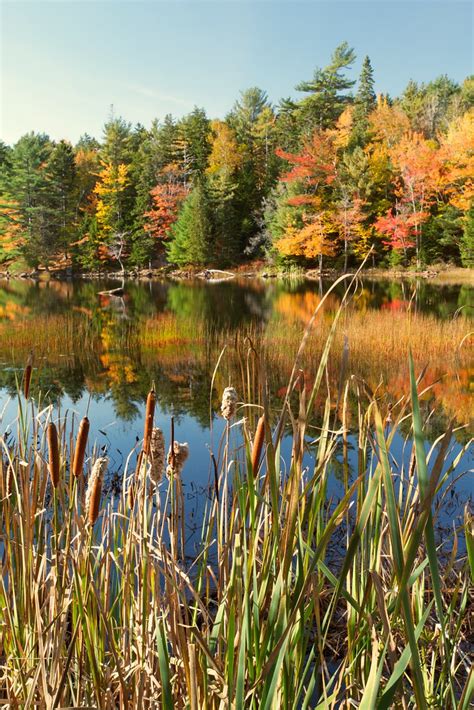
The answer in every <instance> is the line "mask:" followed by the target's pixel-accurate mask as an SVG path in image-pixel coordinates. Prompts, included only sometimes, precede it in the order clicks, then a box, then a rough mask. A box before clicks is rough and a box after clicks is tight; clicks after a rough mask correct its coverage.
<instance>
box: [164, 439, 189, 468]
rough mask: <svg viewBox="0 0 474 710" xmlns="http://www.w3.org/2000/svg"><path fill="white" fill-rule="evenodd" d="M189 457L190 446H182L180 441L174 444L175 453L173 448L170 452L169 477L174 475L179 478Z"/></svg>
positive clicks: (168, 459)
mask: <svg viewBox="0 0 474 710" xmlns="http://www.w3.org/2000/svg"><path fill="white" fill-rule="evenodd" d="M188 456H189V446H188V444H186V443H184V444H180V443H179V441H175V442H173V451H171V447H170V448H169V451H168V458H167V461H168V467H167V469H166V473H167V474H168V475H171V474H174V475H175V476H179V475H180V474H181V471H182V470H183V466H184V464H185V462H186V459H187V458H188Z"/></svg>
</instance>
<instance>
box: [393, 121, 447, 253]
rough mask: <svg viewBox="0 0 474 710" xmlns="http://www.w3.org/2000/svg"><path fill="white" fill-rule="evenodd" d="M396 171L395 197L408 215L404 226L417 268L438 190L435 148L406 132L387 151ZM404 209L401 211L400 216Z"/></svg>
mask: <svg viewBox="0 0 474 710" xmlns="http://www.w3.org/2000/svg"><path fill="white" fill-rule="evenodd" d="M390 157H391V160H392V162H393V164H394V166H395V168H396V170H397V173H398V177H397V182H396V190H395V192H396V195H397V197H398V200H399V201H400V203H401V205H404V206H406V207H408V208H409V211H410V212H411V214H410V217H409V218H407V219H408V222H407V223H408V224H409V226H410V228H411V230H412V233H413V236H414V241H415V249H416V261H417V266H418V267H419V266H420V265H421V247H422V225H423V223H424V222H426V220H427V219H428V217H429V216H430V212H429V209H430V206H431V204H432V202H433V200H434V197H435V195H436V193H437V192H438V191H439V190H440V189H441V185H442V180H441V168H442V162H441V156H440V152H439V150H438V149H437V146H436V145H434V144H433V142H432V141H428V140H426V139H425V138H424V137H423V136H422V135H421V134H420V133H407V134H405V135H404V136H403V138H402V139H401V140H400V141H399V142H398V143H397V144H396V145H395V146H394V147H393V148H392V149H391V150H390ZM404 212H405V210H403V209H402V210H401V213H402V214H403V213H404Z"/></svg>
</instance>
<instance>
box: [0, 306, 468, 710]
mask: <svg viewBox="0 0 474 710" xmlns="http://www.w3.org/2000/svg"><path fill="white" fill-rule="evenodd" d="M323 306H324V302H322V303H319V304H318V305H317V306H316V308H315V310H314V312H313V314H312V317H311V321H310V323H309V325H308V327H307V329H306V331H305V334H304V337H303V340H302V341H301V342H300V345H299V347H298V350H297V354H296V358H295V359H294V361H293V363H294V364H293V367H292V370H291V373H290V374H289V377H288V381H287V386H286V388H285V395H284V399H283V403H282V406H281V408H280V410H279V411H274V410H273V409H272V408H271V407H270V403H269V399H268V396H267V395H268V393H267V387H266V384H265V359H264V357H263V355H262V356H261V355H260V354H259V351H258V348H257V347H256V346H255V343H253V342H251V341H247V342H246V343H245V344H244V343H240V344H238V347H237V354H236V355H235V357H236V359H237V366H238V371H239V373H240V376H239V378H238V382H239V385H238V387H239V392H240V396H241V398H242V401H241V402H240V404H239V405H238V407H237V410H236V411H235V409H233V411H232V416H229V418H228V420H227V421H226V424H225V428H224V433H223V436H222V439H221V441H220V442H216V444H215V446H214V445H213V444H212V442H211V447H210V454H211V457H210V458H211V465H212V470H213V480H214V493H213V495H212V497H211V498H210V499H209V500H208V502H207V505H206V509H205V513H204V516H203V522H202V533H201V544H200V550H199V554H197V555H196V557H195V558H194V559H193V560H189V559H187V558H186V557H185V554H184V540H183V526H182V521H183V519H184V516H185V512H186V511H185V505H186V502H185V499H184V496H183V492H182V485H181V476H180V469H179V467H178V466H177V465H176V462H175V460H174V452H175V450H176V446H175V445H178V446H180V445H179V444H178V442H175V441H174V433H171V435H170V437H169V440H168V442H167V443H168V444H169V445H170V450H171V454H170V456H171V459H168V462H169V463H170V467H169V471H168V478H167V480H165V481H163V482H161V483H158V485H155V483H154V482H153V481H152V480H150V478H149V476H148V475H147V469H148V468H149V465H150V461H149V460H148V451H149V447H148V443H147V442H148V437H149V436H151V432H152V424H153V422H152V413H151V405H150V407H149V408H148V418H147V421H146V423H145V442H144V444H143V447H142V455H141V458H140V463H139V465H138V467H137V466H136V454H137V452H138V450H137V451H133V452H131V454H130V456H129V457H128V459H127V461H126V463H125V465H124V468H123V471H122V473H123V478H122V486H121V491H120V494H119V495H118V496H117V497H116V498H111V499H110V498H109V499H107V498H104V497H102V498H99V497H100V490H99V491H98V492H97V488H96V487H95V485H94V484H95V478H96V476H95V474H94V476H92V479H93V480H92V481H91V480H90V479H91V474H89V475H87V471H90V470H91V469H92V468H94V467H96V466H97V465H98V464H97V456H96V455H95V454H94V452H90V451H89V452H88V457H87V458H86V462H85V465H84V470H85V472H83V471H82V470H81V471H79V475H77V476H76V475H73V474H71V473H70V462H71V461H72V457H71V454H72V451H71V448H72V445H71V442H72V441H73V439H74V435H73V432H71V430H70V424H69V422H68V421H67V418H60V419H58V418H57V417H56V419H55V418H54V416H55V415H54V412H53V411H52V409H51V408H50V407H47V408H46V409H42V408H41V405H39V406H37V405H36V403H35V401H34V400H32V399H31V398H30V400H29V401H28V402H25V400H24V398H23V397H22V395H21V394H19V416H18V432H17V437H16V443H14V444H12V443H11V442H10V443H9V442H7V441H5V440H2V441H1V446H2V457H1V464H0V465H1V470H0V609H1V612H2V613H1V616H0V699H1V701H2V702H3V703H5V704H6V705H7V706H8V707H11V708H16V707H18V708H20V707H21V708H33V707H35V708H48V709H49V708H61V707H91V708H92V707H93V708H100V709H101V710H102V709H103V710H106V709H107V710H108V709H109V708H110V709H111V708H150V709H151V708H157V707H160V708H166V709H168V708H169V709H171V708H190V709H191V710H197V709H198V708H208V709H209V710H214V709H217V708H219V709H220V708H222V709H224V708H228V707H232V708H236V709H239V708H252V709H254V710H270V709H271V708H272V709H273V708H275V709H277V708H321V709H322V708H350V707H360V708H394V707H400V708H415V707H418V708H431V707H439V708H453V709H454V708H455V707H456V708H459V709H460V710H467V708H468V707H469V704H470V701H471V698H472V692H473V688H474V675H473V673H472V669H470V662H469V655H468V652H469V647H468V640H469V634H470V633H472V628H470V627H469V624H470V623H472V617H471V616H470V614H471V613H472V586H471V580H472V575H473V572H474V569H473V567H474V539H473V533H472V526H473V518H472V513H471V512H470V511H469V510H468V509H467V508H466V510H465V517H464V525H463V526H461V528H460V529H456V530H454V531H453V539H452V552H451V555H450V558H449V560H448V563H447V564H446V565H443V566H442V565H441V563H440V551H439V550H438V549H437V547H436V545H435V538H434V522H433V516H434V515H436V507H435V500H439V499H440V497H441V499H442V495H441V496H440V495H438V494H440V493H442V492H443V491H444V490H445V489H446V485H447V483H448V481H449V480H450V476H451V475H452V474H454V475H458V474H460V473H461V471H460V470H459V464H460V461H461V459H462V455H463V451H461V452H459V453H458V454H457V456H456V457H455V458H454V460H452V462H451V463H448V459H449V451H450V446H451V440H452V434H453V427H454V425H453V424H452V423H451V424H449V425H448V427H447V428H446V430H445V432H444V433H443V434H442V435H441V436H439V437H438V439H437V440H436V442H435V443H434V444H433V445H432V446H431V447H430V448H429V449H428V450H426V448H425V437H424V425H425V422H424V420H423V418H422V415H421V411H420V406H419V398H420V396H421V395H422V394H423V390H424V383H423V379H422V378H420V379H419V381H417V380H416V376H415V368H414V365H413V360H412V359H411V357H410V367H409V383H410V387H409V391H408V392H407V393H406V394H405V395H404V396H403V397H400V399H399V401H398V402H396V403H395V405H393V406H392V405H391V406H390V407H389V404H388V400H387V399H386V398H385V397H384V396H383V395H380V394H379V393H375V394H374V393H373V392H372V390H371V388H370V387H369V386H367V385H366V383H365V382H364V381H363V380H362V379H361V378H360V377H351V376H349V370H348V363H347V359H344V358H343V359H342V365H340V371H339V379H338V381H337V383H336V385H335V386H334V385H332V384H331V381H330V379H329V377H328V374H327V373H328V367H329V364H330V352H331V347H332V346H333V345H334V343H335V342H336V339H337V337H338V335H337V327H338V322H339V323H342V322H343V320H344V312H345V308H346V307H347V306H346V304H344V303H341V304H340V305H339V306H338V308H337V310H336V311H335V312H334V313H333V318H332V320H331V323H330V324H329V327H328V328H327V330H326V333H325V340H324V342H323V346H322V348H321V352H320V356H319V358H318V359H317V360H312V369H311V370H310V371H309V372H308V374H305V372H304V371H303V369H302V367H303V365H304V362H305V357H306V356H307V354H308V348H309V349H311V347H312V346H311V343H312V341H313V339H314V333H315V329H317V328H318V322H319V318H320V315H321V312H322V308H323ZM147 337H148V336H147ZM310 352H311V350H310ZM405 354H406V353H405ZM406 355H407V354H406ZM224 359H225V353H222V354H221V357H219V360H218V363H219V367H220V366H221V365H222V362H223V361H224ZM221 361H222V362H221ZM405 361H406V363H407V368H408V356H407V357H406V359H405ZM338 362H341V360H340V359H339V360H338ZM217 370H218V368H217ZM234 384H235V385H236V386H237V381H236V382H235V383H234ZM350 396H352V397H355V398H356V402H357V408H356V412H357V421H356V423H355V424H354V423H353V425H352V428H353V431H356V433H357V469H356V471H355V473H353V474H351V473H350V471H349V461H348V445H347V442H348V423H347V420H348V400H349V397H350ZM316 406H317V408H318V409H319V412H318V418H317V426H316V424H315V407H316ZM226 411H227V410H226ZM93 425H94V422H91V426H93ZM52 426H54V427H55V430H56V433H57V442H58V446H59V452H58V456H57V457H56V450H55V448H54V442H53V439H52V437H51V432H52V428H51V427H52ZM406 427H408V428H409V434H408V438H407V442H406V447H407V448H408V449H410V448H411V449H412V456H411V462H410V465H409V466H408V467H407V466H406V465H405V463H404V461H401V460H400V461H397V460H396V459H395V455H394V452H393V450H392V443H393V440H394V438H395V437H396V436H397V433H399V432H400V431H401V430H402V429H403V428H406ZM285 437H289V439H290V441H291V457H290V458H289V459H288V460H284V459H283V457H282V442H283V439H284V438H285ZM53 438H54V437H53ZM52 442H53V443H52ZM232 442H234V444H235V446H234V445H233V444H232ZM309 442H310V443H309ZM468 445H469V444H467V445H466V446H465V447H464V451H465V450H466V448H467V446H468ZM48 448H49V452H50V455H48ZM308 448H309V450H310V453H311V454H312V461H313V464H312V466H311V468H308V467H307V465H306V464H305V462H304V456H305V454H307V452H308ZM339 449H342V452H343V453H342V463H343V471H344V491H343V495H342V497H341V498H340V499H339V500H337V501H335V500H331V498H330V496H329V493H328V480H329V477H330V475H331V466H332V463H333V461H334V458H335V456H336V452H337V451H339ZM180 450H181V449H180ZM51 454H52V456H51ZM99 460H100V459H99ZM449 460H450V461H451V459H449ZM184 465H185V466H186V467H190V468H191V467H192V465H193V452H192V450H191V451H190V452H189V459H188V460H187V461H186V462H185V464H184ZM48 468H49V470H51V469H52V468H54V471H55V476H54V480H57V482H58V483H57V486H55V487H54V488H53V487H52V486H51V483H50V482H49V477H48ZM56 473H57V475H56ZM152 484H153V485H152ZM91 485H92V486H93V489H91V490H90V491H89V492H88V487H89V486H91ZM132 486H133V491H134V495H133V497H132V500H130V496H129V491H130V489H131V487H132ZM91 496H94V507H93V509H92V514H91V506H90V498H91ZM98 496H99V497H98ZM86 500H88V501H89V506H87V505H86ZM461 537H462V538H463V540H465V545H466V549H467V554H464V553H463V552H462V550H463V549H464V547H463V545H461V544H460V538H461ZM334 546H337V551H338V561H337V563H335V562H334V556H333V555H332V554H331V552H332V548H333V547H334Z"/></svg>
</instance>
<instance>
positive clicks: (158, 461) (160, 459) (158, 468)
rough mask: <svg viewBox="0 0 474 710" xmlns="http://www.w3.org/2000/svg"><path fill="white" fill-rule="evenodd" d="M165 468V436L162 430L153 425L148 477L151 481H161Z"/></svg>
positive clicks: (156, 482)
mask: <svg viewBox="0 0 474 710" xmlns="http://www.w3.org/2000/svg"><path fill="white" fill-rule="evenodd" d="M164 468H165V438H164V436H163V432H162V431H161V429H159V428H158V427H155V428H154V429H153V430H152V432H151V438H150V472H149V473H150V478H151V480H152V481H153V483H155V484H158V483H159V482H160V481H161V477H162V475H163V470H164Z"/></svg>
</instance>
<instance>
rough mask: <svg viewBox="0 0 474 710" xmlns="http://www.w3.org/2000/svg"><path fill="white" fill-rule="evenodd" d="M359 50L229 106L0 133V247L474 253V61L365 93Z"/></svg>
mask: <svg viewBox="0 0 474 710" xmlns="http://www.w3.org/2000/svg"><path fill="white" fill-rule="evenodd" d="M355 59H356V57H355V53H354V51H353V49H351V48H350V47H349V46H348V45H347V43H343V44H342V45H340V46H339V47H337V48H336V50H335V51H334V53H333V55H332V57H331V59H330V62H329V64H328V65H327V66H326V67H324V68H319V69H316V71H315V72H314V74H313V76H312V78H310V79H309V80H308V81H302V82H301V83H300V84H298V85H297V86H296V90H297V91H298V92H300V94H301V95H302V97H301V98H299V99H298V100H295V99H291V98H288V99H282V100H281V101H280V102H279V104H278V105H276V106H274V105H272V104H271V102H270V101H269V99H268V97H267V94H266V93H265V92H264V91H262V90H261V89H259V88H251V89H248V90H247V91H244V92H241V95H240V98H239V99H238V100H237V101H236V102H235V104H234V106H233V107H232V109H231V110H230V112H229V113H228V115H227V116H226V117H225V119H224V120H211V119H210V118H209V117H208V116H207V115H206V112H205V110H204V109H202V108H195V109H194V110H193V111H192V112H191V113H189V114H188V115H186V116H184V117H183V118H181V119H179V120H178V119H175V118H173V117H172V116H171V115H167V116H166V117H165V118H164V120H162V121H158V120H155V121H153V123H152V125H151V127H150V128H149V129H147V128H145V127H144V126H142V125H136V126H132V125H131V124H130V123H128V122H127V121H126V120H124V119H123V118H121V117H117V116H115V115H114V114H113V112H112V113H111V115H110V117H109V119H108V120H107V122H106V124H105V126H104V131H103V136H102V140H101V141H100V142H99V141H98V140H96V139H95V138H93V137H91V136H89V135H87V134H85V135H83V136H82V137H81V138H80V139H79V141H78V142H77V144H76V145H72V144H70V143H69V142H67V141H65V140H61V141H59V142H55V141H53V140H51V139H50V138H49V137H48V136H47V135H45V134H42V133H34V132H31V133H28V134H26V135H24V136H22V137H21V138H20V139H19V140H18V141H17V143H15V144H14V145H12V146H8V145H6V144H5V143H2V142H0V262H6V263H10V262H22V263H27V264H29V265H30V266H32V267H37V266H39V265H40V264H43V265H45V266H50V265H52V264H58V263H61V262H63V263H65V264H69V265H72V266H73V267H76V268H78V269H83V270H84V269H85V270H95V269H99V268H101V267H104V266H106V265H107V266H111V265H112V264H116V265H118V266H119V267H120V268H121V269H124V268H129V267H132V266H133V267H143V266H146V267H148V266H151V265H158V264H162V263H165V262H168V263H171V264H175V265H177V266H180V267H182V266H187V265H193V266H199V267H200V266H207V265H215V266H229V265H233V264H237V263H238V262H240V261H242V260H244V259H249V258H253V257H262V256H265V257H266V258H267V259H269V260H271V261H272V262H273V263H276V264H280V265H282V266H291V265H293V264H296V265H304V266H306V265H315V264H317V265H319V266H320V267H322V266H323V259H324V263H325V264H328V265H331V266H334V267H336V268H341V269H347V268H348V267H349V266H351V265H354V264H355V263H357V262H359V261H360V260H362V259H363V258H364V257H365V256H366V255H367V253H368V252H369V250H370V249H371V248H372V253H373V260H374V263H378V264H380V265H382V266H390V265H391V266H395V265H410V264H415V265H416V266H418V267H420V266H421V265H423V264H429V263H433V262H436V261H439V260H443V261H450V262H453V263H462V264H463V265H465V266H474V207H473V197H474V180H473V175H474V77H468V78H467V79H466V80H465V81H464V82H463V84H462V85H459V84H457V83H456V82H454V81H452V80H450V79H449V78H448V77H447V76H441V77H439V78H437V79H435V80H434V81H431V82H429V83H427V84H418V83H415V82H413V81H410V82H409V84H408V85H407V87H406V88H405V90H404V92H403V93H402V95H401V96H400V97H397V98H391V97H390V96H388V95H385V94H379V95H378V96H376V94H375V91H374V78H373V69H372V66H371V63H370V59H369V58H368V57H366V58H365V59H364V61H363V65H362V70H361V74H360V77H359V79H358V81H357V82H356V81H354V80H352V79H351V78H349V75H348V70H350V68H351V67H352V65H353V63H354V62H355Z"/></svg>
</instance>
